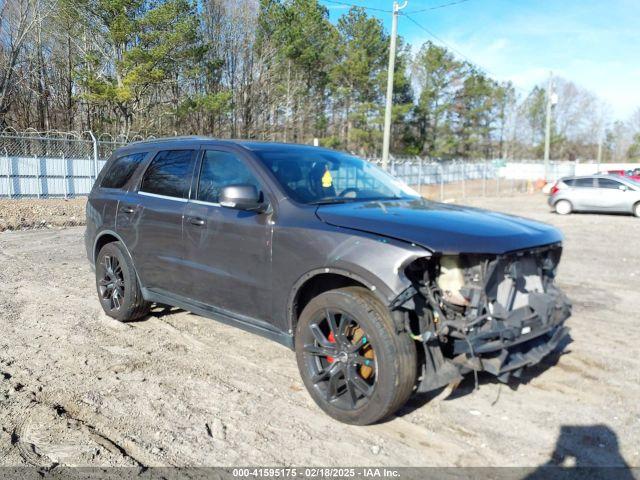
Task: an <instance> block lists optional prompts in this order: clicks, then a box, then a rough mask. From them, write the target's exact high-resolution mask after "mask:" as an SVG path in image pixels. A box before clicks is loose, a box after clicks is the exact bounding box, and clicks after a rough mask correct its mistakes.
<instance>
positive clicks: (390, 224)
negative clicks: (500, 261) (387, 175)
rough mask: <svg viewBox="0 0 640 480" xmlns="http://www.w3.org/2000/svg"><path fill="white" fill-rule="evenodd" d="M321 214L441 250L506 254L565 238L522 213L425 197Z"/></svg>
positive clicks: (359, 204) (357, 205) (323, 208)
mask: <svg viewBox="0 0 640 480" xmlns="http://www.w3.org/2000/svg"><path fill="white" fill-rule="evenodd" d="M317 215H318V217H319V218H320V219H321V220H322V221H324V222H326V223H328V224H330V225H334V226H337V227H344V228H351V229H355V230H360V231H363V232H369V233H375V234H379V235H383V236H385V237H390V238H396V239H398V240H403V241H406V242H411V243H415V244H418V245H421V246H422V247H425V248H428V249H429V250H432V251H434V252H440V253H443V254H445V253H450V254H457V253H485V254H496V255H498V254H502V253H506V252H510V251H514V250H521V249H526V248H532V247H537V246H541V245H548V244H551V243H556V242H560V241H562V234H561V233H560V231H559V230H558V229H556V228H554V227H552V226H551V225H547V224H544V223H540V222H535V221H533V220H527V219H525V218H521V217H515V216H512V215H505V214H502V213H497V212H491V211H488V210H481V209H478V208H472V207H463V206H458V205H450V204H444V203H436V202H431V201H428V200H424V199H408V200H386V201H371V202H354V203H344V204H336V205H321V206H319V207H318V210H317Z"/></svg>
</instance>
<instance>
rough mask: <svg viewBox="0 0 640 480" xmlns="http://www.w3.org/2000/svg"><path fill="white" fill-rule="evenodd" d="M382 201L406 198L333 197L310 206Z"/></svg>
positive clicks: (311, 203) (322, 199)
mask: <svg viewBox="0 0 640 480" xmlns="http://www.w3.org/2000/svg"><path fill="white" fill-rule="evenodd" d="M381 200H404V197H398V196H393V197H360V198H357V197H331V198H321V199H320V200H316V201H315V202H310V203H308V205H331V204H338V203H348V202H376V201H381Z"/></svg>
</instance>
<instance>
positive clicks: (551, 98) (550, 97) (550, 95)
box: [544, 72, 558, 182]
mask: <svg viewBox="0 0 640 480" xmlns="http://www.w3.org/2000/svg"><path fill="white" fill-rule="evenodd" d="M557 102H558V97H557V96H556V94H555V92H554V91H553V72H549V85H548V87H547V119H546V124H545V132H544V179H545V181H547V182H548V181H549V150H550V148H551V107H552V106H553V105H555V104H556V103H557Z"/></svg>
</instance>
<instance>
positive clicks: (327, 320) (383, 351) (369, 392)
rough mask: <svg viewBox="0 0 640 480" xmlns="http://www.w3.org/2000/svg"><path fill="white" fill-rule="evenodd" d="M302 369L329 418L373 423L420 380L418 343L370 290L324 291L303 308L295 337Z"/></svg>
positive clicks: (309, 388) (398, 404) (397, 405)
mask: <svg viewBox="0 0 640 480" xmlns="http://www.w3.org/2000/svg"><path fill="white" fill-rule="evenodd" d="M294 340H295V350H296V359H297V361H298V370H299V371H300V376H301V377H302V381H303V382H304V385H305V387H306V388H307V391H308V392H309V394H310V395H311V398H313V400H314V401H315V402H316V403H317V404H318V406H319V407H320V408H321V409H322V410H324V411H325V412H326V413H327V414H329V415H330V416H331V417H333V418H335V419H336V420H339V421H341V422H344V423H350V424H354V425H369V424H371V423H375V422H378V421H380V420H381V419H383V418H385V417H388V416H389V415H391V414H392V413H394V412H396V411H397V410H398V409H399V408H400V407H401V406H402V405H403V404H404V403H405V402H406V400H407V399H408V398H409V396H410V395H411V392H412V391H413V387H414V386H415V382H416V373H417V357H416V348H415V344H414V341H413V340H411V339H410V338H409V336H408V335H407V334H406V333H405V332H404V331H402V330H399V329H398V328H397V326H396V324H395V323H394V321H393V320H392V318H391V312H390V311H389V309H388V308H387V307H386V306H385V305H384V304H383V303H382V302H381V301H380V300H379V299H378V298H377V297H376V296H375V295H374V294H373V293H372V292H371V291H369V290H367V289H365V288H363V287H359V286H353V287H345V288H339V289H335V290H329V291H327V292H324V293H321V294H319V295H318V296H316V297H315V298H313V299H311V301H310V302H309V303H308V304H307V305H306V306H305V307H304V309H303V310H302V312H301V314H300V317H299V318H298V323H297V325H296V334H295V339H294Z"/></svg>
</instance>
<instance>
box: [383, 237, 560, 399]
mask: <svg viewBox="0 0 640 480" xmlns="http://www.w3.org/2000/svg"><path fill="white" fill-rule="evenodd" d="M560 254H561V246H560V245H551V246H547V247H542V248H537V249H532V250H528V251H522V252H514V253H510V254H506V255H500V256H494V257H479V256H474V257H472V258H465V259H462V260H461V265H463V267H464V268H461V271H463V279H464V280H463V281H464V284H463V285H462V286H461V288H460V291H459V292H453V293H454V294H453V295H451V293H452V292H446V291H443V289H442V288H441V287H440V285H439V284H438V282H437V281H436V280H437V278H438V275H439V274H441V272H440V270H439V267H438V264H437V263H435V264H434V262H433V260H431V261H430V262H431V263H430V264H428V265H422V266H421V267H418V269H419V268H422V269H423V270H424V272H422V273H421V277H422V278H421V280H417V281H416V282H415V283H414V286H413V287H412V290H411V292H413V295H412V296H411V299H412V300H413V302H408V301H407V297H409V295H408V292H403V294H401V295H400V296H399V297H398V299H400V300H398V301H397V302H395V304H394V305H393V308H396V309H398V310H402V309H405V315H406V316H405V329H406V330H407V331H408V332H409V334H410V335H411V336H412V337H413V338H414V339H415V340H417V341H419V342H421V343H422V345H423V347H424V356H425V359H424V363H423V368H422V375H421V378H420V382H419V385H418V391H421V392H424V391H430V390H433V389H436V388H439V387H442V386H445V385H447V384H449V383H453V382H456V381H459V380H460V379H461V378H462V376H463V375H465V374H466V373H469V372H471V371H476V372H478V371H484V372H488V373H490V374H492V375H495V376H496V377H497V378H498V379H499V380H500V381H503V382H507V381H508V380H509V379H510V378H511V377H515V378H520V376H521V375H522V372H523V370H524V369H525V368H526V367H530V366H532V365H535V364H538V363H540V362H541V360H542V359H543V358H544V357H546V356H547V355H549V354H551V353H552V352H554V351H556V350H559V349H560V348H561V347H562V346H563V345H564V344H565V342H566V341H567V340H568V335H569V329H568V328H567V327H566V326H564V323H565V321H566V320H567V318H568V317H569V316H570V315H571V303H570V302H569V300H568V299H567V297H566V296H565V295H564V293H562V292H561V291H560V290H559V289H558V288H557V287H556V286H555V284H554V277H555V271H556V267H557V264H558V262H559V259H560ZM436 261H437V260H436ZM414 267H415V266H414ZM414 278H416V279H417V277H416V276H415V272H414ZM461 278H462V277H461ZM458 293H460V295H459V296H456V294H458ZM448 298H449V299H451V298H453V299H456V298H461V299H462V300H463V302H464V303H462V302H460V301H458V304H452V303H450V302H449V301H447V299H448ZM398 302H403V303H402V305H398ZM407 307H409V310H407ZM416 332H417V333H416Z"/></svg>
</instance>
